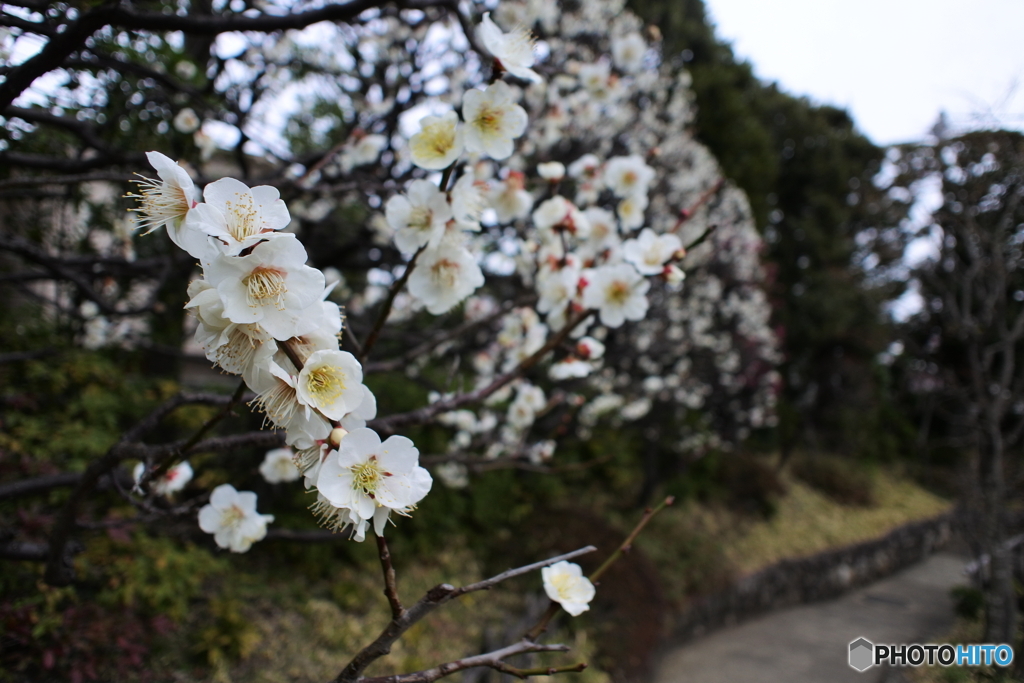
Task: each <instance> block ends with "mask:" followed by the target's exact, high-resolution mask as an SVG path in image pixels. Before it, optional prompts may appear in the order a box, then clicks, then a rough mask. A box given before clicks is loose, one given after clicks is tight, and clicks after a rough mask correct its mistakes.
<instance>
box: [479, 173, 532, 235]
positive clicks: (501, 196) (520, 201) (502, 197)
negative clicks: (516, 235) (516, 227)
mask: <svg viewBox="0 0 1024 683" xmlns="http://www.w3.org/2000/svg"><path fill="white" fill-rule="evenodd" d="M524 187H525V181H524V178H523V174H522V173H520V172H519V171H511V172H510V173H509V174H508V177H507V178H506V179H505V181H504V182H499V183H495V184H494V185H493V186H492V188H491V192H490V194H489V195H488V199H489V200H490V202H491V208H493V209H494V211H495V213H497V214H498V222H499V223H511V222H512V221H514V220H518V219H520V218H526V217H527V216H529V215H530V209H532V208H533V197H532V196H531V195H530V193H529V192H527V191H526V190H525V189H524Z"/></svg>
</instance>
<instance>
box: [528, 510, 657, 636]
mask: <svg viewBox="0 0 1024 683" xmlns="http://www.w3.org/2000/svg"><path fill="white" fill-rule="evenodd" d="M674 502H675V498H674V497H673V496H669V497H668V498H666V499H665V500H663V501H662V502H661V503H660V504H659V505H658V506H657V507H655V508H654V509H651V508H647V509H646V510H644V514H643V516H642V517H641V518H640V521H639V522H637V525H636V526H635V527H633V531H631V532H630V533H629V535H628V536H626V540H624V541H623V542H622V544H621V545H619V547H618V548H616V549H615V552H613V553H612V554H611V555H609V556H608V559H606V560H605V561H604V562H603V563H602V564H601V566H600V567H598V568H597V570H596V571H595V572H594V573H592V574H591V575H590V577H589V578H590V581H591V583H593V584H594V585H597V584H598V583H599V579H600V578H601V575H603V574H604V573H605V572H606V571H607V570H608V568H609V567H610V566H612V564H614V563H615V561H616V560H618V559H619V558H620V557H622V555H623V554H624V553H626V552H628V551H629V549H630V548H631V547H633V541H635V540H636V537H637V535H639V533H640V532H641V531H643V529H644V527H645V526H647V523H648V522H650V521H651V519H653V518H654V516H655V515H657V514H658V513H659V512H661V511H662V510H664V509H665V508H666V507H668V506H669V505H672V504H673V503H674ZM561 609H562V606H561V605H559V604H558V603H557V602H555V601H553V600H552V601H551V604H550V605H548V609H547V611H545V612H544V614H543V615H541V617H540V619H538V620H537V623H536V624H534V625H533V627H532V628H531V629H530V630H529V631H527V632H526V635H524V636H523V637H524V638H526V639H527V640H536V639H537V638H538V637H539V636H540V634H541V633H544V631H545V629H547V627H548V624H549V623H550V622H551V620H552V619H553V618H554V617H555V615H556V614H558V612H559V611H560V610H561Z"/></svg>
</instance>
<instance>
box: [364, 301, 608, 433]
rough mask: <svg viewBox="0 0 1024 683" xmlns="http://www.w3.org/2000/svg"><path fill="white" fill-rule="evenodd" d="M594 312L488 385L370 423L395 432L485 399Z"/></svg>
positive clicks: (573, 321)
mask: <svg viewBox="0 0 1024 683" xmlns="http://www.w3.org/2000/svg"><path fill="white" fill-rule="evenodd" d="M592 314H593V311H589V310H587V311H580V312H579V313H577V314H576V316H575V317H573V318H572V319H571V320H570V321H569V322H568V323H566V324H565V327H563V328H562V329H561V330H559V331H558V333H556V334H554V335H553V336H552V337H551V338H550V339H548V341H547V342H546V343H545V344H544V346H542V347H541V348H539V349H538V350H537V351H535V352H534V353H533V354H532V355H530V356H528V357H527V358H524V359H523V360H522V361H520V362H519V364H518V365H516V366H515V367H514V368H513V369H511V370H509V371H508V372H506V373H505V374H503V375H500V376H498V377H497V378H495V379H494V380H493V381H492V382H491V383H490V384H488V385H487V386H485V387H482V388H480V389H477V390H476V391H471V392H468V393H465V394H459V395H458V396H452V397H450V398H446V399H442V400H440V401H437V402H436V403H431V404H430V405H429V406H424V407H423V408H418V409H416V410H411V411H409V412H407V413H398V414H396V415H391V416H390V417H386V418H382V419H378V420H372V421H371V422H369V423H368V426H372V427H373V428H374V429H377V430H380V431H384V432H391V433H393V432H394V430H395V428H396V427H400V426H404V425H416V424H424V423H426V422H429V421H430V420H432V419H434V418H435V417H436V416H438V415H440V414H441V413H447V412H449V411H451V410H456V409H457V408H461V407H462V406H464V405H468V404H470V403H478V402H480V401H483V400H484V399H485V398H487V397H488V396H490V395H491V394H493V393H494V392H496V391H498V390H499V389H501V388H502V387H503V386H505V385H506V384H508V383H510V382H512V381H513V380H514V379H516V378H517V377H519V376H520V375H522V374H523V373H524V372H526V371H527V370H529V369H530V368H532V367H533V366H534V365H536V364H537V363H539V362H540V361H541V360H542V359H543V358H544V356H546V355H547V354H548V353H550V352H551V351H553V350H554V349H556V348H558V347H559V346H560V345H561V343H562V342H563V341H565V340H566V339H567V338H568V337H569V334H570V333H571V332H572V331H573V330H574V329H575V328H576V327H577V326H578V325H580V324H581V323H582V322H583V321H584V320H586V319H587V318H589V317H590V316H591V315H592Z"/></svg>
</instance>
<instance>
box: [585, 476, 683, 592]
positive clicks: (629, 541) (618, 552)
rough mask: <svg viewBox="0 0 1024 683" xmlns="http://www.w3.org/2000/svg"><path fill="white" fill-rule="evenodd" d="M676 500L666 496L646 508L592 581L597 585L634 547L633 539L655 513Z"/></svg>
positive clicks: (598, 569) (596, 571)
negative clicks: (654, 504)
mask: <svg viewBox="0 0 1024 683" xmlns="http://www.w3.org/2000/svg"><path fill="white" fill-rule="evenodd" d="M675 502H676V499H675V496H668V497H667V498H665V500H663V501H661V502H660V503H659V504H658V505H657V506H656V507H654V508H647V509H646V510H644V514H643V516H642V517H641V518H640V521H639V522H637V525H636V526H635V527H634V528H633V531H631V532H630V534H629V536H627V537H626V540H625V541H623V542H622V544H621V545H620V546H619V547H618V548H616V549H615V552H613V553H612V554H611V555H609V556H608V559H607V560H605V561H604V563H603V564H602V565H601V566H600V567H598V568H597V569H596V570H595V571H594V573H593V574H591V575H590V581H591V583H593V584H594V585H597V583H598V582H599V581H600V580H601V576H602V575H604V573H605V572H606V571H608V568H609V567H611V566H612V565H613V564H615V561H616V560H618V559H619V558H620V557H622V556H623V555H624V554H625V553H628V552H629V551H630V549H632V547H633V541H635V540H636V537H637V536H639V535H640V532H641V531H643V530H644V527H645V526H647V524H648V522H650V521H651V520H652V519H654V517H655V515H657V514H658V513H659V512H661V511H662V510H664V509H665V508H667V507H669V506H671V505H673V504H674V503H675Z"/></svg>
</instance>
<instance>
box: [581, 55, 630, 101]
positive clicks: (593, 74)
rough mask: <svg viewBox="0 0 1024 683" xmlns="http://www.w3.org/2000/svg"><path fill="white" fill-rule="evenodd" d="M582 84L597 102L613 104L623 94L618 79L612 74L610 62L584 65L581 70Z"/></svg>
mask: <svg viewBox="0 0 1024 683" xmlns="http://www.w3.org/2000/svg"><path fill="white" fill-rule="evenodd" d="M579 77H580V83H581V84H582V85H583V87H584V88H586V89H587V91H588V92H589V93H590V96H591V97H593V99H594V101H595V102H599V103H601V104H611V103H613V102H614V101H615V99H616V98H617V97H619V95H620V94H621V92H622V90H621V89H620V88H619V87H618V77H617V76H615V75H614V74H612V72H611V69H610V67H609V65H608V62H605V61H600V62H598V63H596V64H584V65H582V66H581V67H580V70H579Z"/></svg>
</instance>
